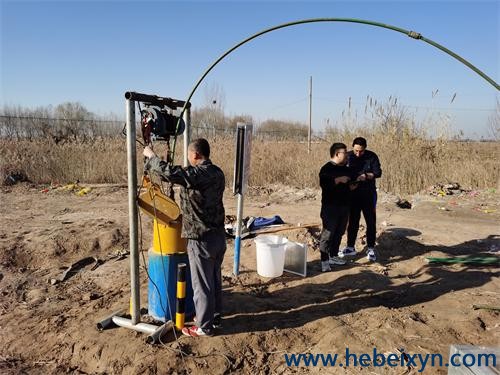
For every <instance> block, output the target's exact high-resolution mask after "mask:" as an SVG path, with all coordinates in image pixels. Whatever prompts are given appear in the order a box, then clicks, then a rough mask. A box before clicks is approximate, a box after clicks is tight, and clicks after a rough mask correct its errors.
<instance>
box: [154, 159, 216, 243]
mask: <svg viewBox="0 0 500 375" xmlns="http://www.w3.org/2000/svg"><path fill="white" fill-rule="evenodd" d="M145 169H146V170H149V171H152V172H156V173H157V174H158V175H160V176H161V177H162V178H163V179H164V180H166V181H169V182H171V183H174V184H178V185H181V209H182V214H183V216H182V237H184V238H190V239H194V240H196V239H200V238H201V237H202V236H203V235H204V234H205V233H207V232H209V231H211V230H220V231H224V218H225V214H224V204H223V202H222V195H223V193H224V187H225V177H224V172H222V170H221V169H220V168H219V167H217V166H216V165H214V164H212V162H211V161H210V160H205V161H203V162H202V163H201V164H198V165H197V166H196V167H192V166H189V167H187V168H182V167H181V166H170V165H168V164H167V163H166V162H165V161H163V160H161V159H160V158H159V157H157V156H155V157H152V158H150V159H149V161H148V162H147V163H146V165H145Z"/></svg>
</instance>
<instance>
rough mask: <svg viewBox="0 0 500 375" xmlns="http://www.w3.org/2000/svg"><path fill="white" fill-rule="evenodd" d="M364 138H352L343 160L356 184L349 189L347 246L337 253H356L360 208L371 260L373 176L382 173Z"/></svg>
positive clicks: (374, 200)
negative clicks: (352, 188) (350, 197)
mask: <svg viewBox="0 0 500 375" xmlns="http://www.w3.org/2000/svg"><path fill="white" fill-rule="evenodd" d="M366 146H367V143H366V139H364V138H362V137H358V138H355V139H354V141H353V142H352V151H349V152H348V153H347V164H348V166H349V168H350V169H351V170H352V172H353V173H354V175H355V176H356V177H355V178H356V181H359V182H360V183H359V184H358V188H357V189H356V190H354V191H353V194H352V201H351V210H350V214H349V226H348V229H347V247H346V248H345V249H344V250H341V251H339V254H338V255H339V257H344V256H352V255H356V250H355V248H354V245H355V243H356V237H357V236H358V229H359V220H360V218H361V212H363V217H364V218H365V222H366V242H367V245H368V254H367V258H368V260H370V261H372V262H374V261H375V260H376V259H377V258H376V255H375V237H376V225H377V221H376V206H377V188H376V186H375V179H376V178H379V177H380V176H382V169H381V168H380V161H379V159H378V156H377V154H375V153H374V152H372V151H370V150H367V149H366Z"/></svg>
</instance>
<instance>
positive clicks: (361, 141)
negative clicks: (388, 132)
mask: <svg viewBox="0 0 500 375" xmlns="http://www.w3.org/2000/svg"><path fill="white" fill-rule="evenodd" d="M354 145H359V146H361V147H364V148H366V139H364V138H363V137H357V138H354V141H352V147H354Z"/></svg>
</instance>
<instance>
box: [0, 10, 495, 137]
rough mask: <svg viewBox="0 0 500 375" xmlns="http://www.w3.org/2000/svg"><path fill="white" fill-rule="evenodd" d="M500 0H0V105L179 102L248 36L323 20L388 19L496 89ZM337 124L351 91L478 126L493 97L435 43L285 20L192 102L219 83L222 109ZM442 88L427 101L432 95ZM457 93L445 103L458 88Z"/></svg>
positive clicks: (475, 129) (102, 110) (106, 107)
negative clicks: (130, 99)
mask: <svg viewBox="0 0 500 375" xmlns="http://www.w3.org/2000/svg"><path fill="white" fill-rule="evenodd" d="M499 10H500V2H499V1H440V2H434V1H419V2H411V1H398V2H380V1H364V2H361V1H350V2H340V1H322V2H312V1H308V2H306V1H295V2H286V1H278V2H264V1H253V2H242V1H228V2H214V1H197V2H194V1H184V2H173V1H153V2H148V1H55V2H49V1H22V0H21V1H19V0H18V1H8V0H1V59H0V61H1V94H0V105H3V104H7V105H22V106H28V107H36V106H45V105H57V104H59V103H62V102H66V101H78V102H81V103H82V104H83V105H85V106H86V107H87V108H88V109H89V110H90V111H93V112H95V113H97V114H100V115H105V114H107V113H110V112H113V113H116V114H118V115H119V116H122V115H123V114H124V98H123V95H124V92H125V91H128V90H133V91H139V92H146V93H151V94H157V95H163V96H169V97H174V98H178V99H185V98H187V96H188V94H189V92H190V91H191V88H192V87H193V85H194V84H195V83H196V81H197V80H198V78H199V77H200V76H201V74H202V73H203V72H204V70H205V69H206V68H207V67H208V66H209V65H210V64H211V63H212V62H213V61H214V60H215V59H216V58H217V57H218V56H219V55H221V54H222V53H223V52H225V51H226V50H227V49H229V48H230V47H232V46H233V45H234V44H236V43H238V42H239V41H241V40H243V39H244V38H246V37H248V36H250V35H252V34H254V33H256V32H258V31H261V30H263V29H265V28H268V27H271V26H275V25H278V24H281V23H285V22H290V21H295V20H300V19H306V18H320V17H344V18H359V19H365V20H371V21H377V22H382V23H386V24H389V25H393V26H397V27H401V28H403V29H407V30H414V31H417V32H420V33H421V34H422V35H423V36H425V37H427V38H429V39H432V40H434V41H435V42H437V43H440V44H442V45H444V46H445V47H447V48H449V49H451V50H452V51H454V52H455V53H457V54H459V55H461V56H462V57H464V58H465V59H467V60H469V61H470V62H471V63H472V64H474V65H475V66H477V67H478V68H479V69H481V70H482V71H483V72H485V73H486V74H488V75H489V76H490V77H491V78H493V79H494V80H495V81H496V82H497V83H498V82H500V77H499V62H500V59H499V52H500V29H499V19H500V15H499V14H500V12H499ZM310 76H312V77H313V127H314V128H315V129H321V128H322V127H323V126H324V125H325V124H326V122H327V121H330V123H331V124H332V123H335V122H336V121H338V120H339V118H340V116H341V113H342V110H344V109H346V107H347V103H348V98H349V97H351V102H352V105H353V107H352V110H353V112H354V111H355V110H356V109H357V110H358V115H359V116H360V117H362V116H363V108H364V106H365V100H366V97H367V95H370V96H371V97H373V98H374V99H377V100H378V102H384V101H386V100H387V99H388V97H389V96H391V95H392V96H396V97H398V100H399V102H400V103H402V104H404V105H407V106H408V110H410V112H412V113H415V115H416V117H417V120H419V121H424V120H425V119H427V121H434V120H435V121H436V122H442V121H443V119H445V120H444V121H445V122H447V123H449V124H450V126H451V127H452V128H453V129H454V130H459V129H462V130H464V131H465V134H466V135H469V136H481V135H483V134H485V132H486V128H487V124H488V118H489V116H491V114H492V111H491V110H494V109H495V107H496V100H497V99H498V98H499V97H500V96H499V95H498V91H497V90H496V89H495V88H494V87H493V86H491V85H490V84H488V83H487V82H486V81H485V80H483V79H482V78H481V77H479V76H478V75H477V74H476V73H474V72H473V71H472V70H470V69H468V68H467V67H466V66H464V65H462V64H461V63H459V62H458V61H456V60H454V59H453V58H452V57H450V56H448V55H446V54H444V53H443V52H441V51H439V50H437V49H436V48H434V47H432V46H430V45H428V44H426V43H424V42H422V41H417V40H413V39H411V38H408V37H407V36H405V35H403V34H400V33H396V32H394V31H390V30H386V29H382V28H377V27H373V26H366V25H359V24H348V23H317V24H307V25H300V26H293V27H289V28H286V29H281V30H278V31H274V32H272V33H269V34H266V35H264V36H262V37H260V38H257V39H255V40H254V41H252V42H250V43H248V44H246V45H244V46H242V47H241V48H239V49H237V50H236V51H235V52H233V53H232V54H231V55H229V56H228V57H227V58H226V59H225V60H223V61H222V62H221V63H220V64H219V65H218V66H216V67H215V69H214V70H213V71H212V72H211V73H210V74H209V75H208V77H207V78H206V79H205V81H204V83H203V84H202V86H201V87H200V88H199V89H198V91H197V92H196V93H195V95H194V97H193V99H192V102H193V105H194V106H195V107H196V106H201V105H203V104H204V103H205V102H206V101H207V99H208V98H207V95H206V91H207V90H206V89H205V87H206V85H208V87H210V86H213V85H218V86H220V87H221V88H222V89H223V91H224V93H225V111H226V114H228V115H235V114H249V115H252V116H254V118H255V119H256V121H262V120H264V119H266V118H275V119H278V118H279V119H287V120H294V121H302V122H307V121H308V99H307V97H308V88H309V77H310ZM436 90H439V91H438V93H437V94H436V95H434V97H433V95H432V93H433V92H435V91H436ZM455 93H456V97H455V99H454V100H453V103H452V102H451V100H452V98H453V96H454V95H455Z"/></svg>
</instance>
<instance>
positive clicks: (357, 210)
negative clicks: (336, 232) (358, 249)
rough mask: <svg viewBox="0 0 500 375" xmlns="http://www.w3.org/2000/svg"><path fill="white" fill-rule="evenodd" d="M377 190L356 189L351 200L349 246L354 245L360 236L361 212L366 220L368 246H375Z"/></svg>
mask: <svg viewBox="0 0 500 375" xmlns="http://www.w3.org/2000/svg"><path fill="white" fill-rule="evenodd" d="M376 207H377V191H375V190H360V191H355V193H354V194H353V196H352V201H351V213H350V215H349V227H348V228H347V246H349V247H354V244H355V243H356V237H357V236H358V229H359V220H360V218H361V212H363V217H364V218H365V222H366V243H367V245H368V247H374V246H375V236H376V226H377V215H376Z"/></svg>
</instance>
